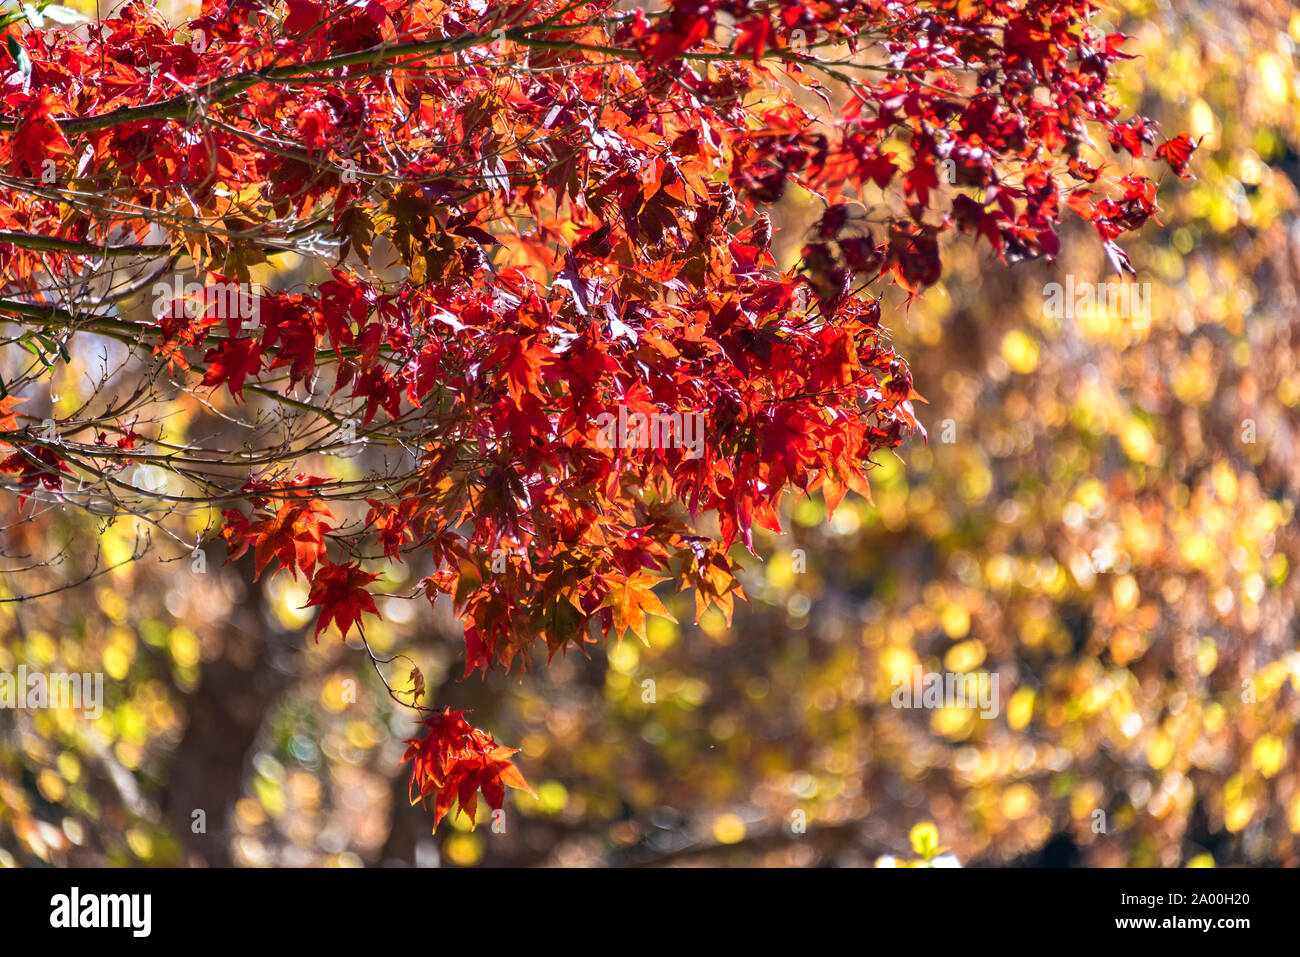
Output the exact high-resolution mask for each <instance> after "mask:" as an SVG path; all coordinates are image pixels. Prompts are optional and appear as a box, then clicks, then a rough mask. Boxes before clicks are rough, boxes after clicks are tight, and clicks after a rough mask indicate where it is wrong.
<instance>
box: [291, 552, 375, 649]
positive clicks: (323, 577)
mask: <svg viewBox="0 0 1300 957" xmlns="http://www.w3.org/2000/svg"><path fill="white" fill-rule="evenodd" d="M378 577H379V576H378V575H373V574H371V573H370V572H363V571H362V570H361V566H360V565H359V564H358V563H355V562H349V563H347V564H345V565H332V564H329V563H328V562H326V564H325V565H324V566H323V567H322V568H321V569H320V570H319V571H318V572H316V577H315V578H313V579H312V583H311V593H310V594H309V595H308V596H307V604H306V605H303V607H304V608H310V607H311V606H312V605H319V606H320V620H319V621H318V622H316V632H315V636H316V640H317V641H319V640H320V633H321V632H322V631H324V630H325V627H326V626H327V625H328V624H329V623H330V621H331V620H332V621H333V622H334V623H335V624H336V625H338V626H339V631H341V632H343V637H345V638H346V637H347V634H348V632H349V631H350V630H351V629H352V626H353V625H356V626H357V627H358V629H359V628H360V627H361V616H362V614H365V613H368V614H371V615H374V616H375V617H378V616H379V609H378V608H376V607H375V599H374V598H373V597H372V596H371V594H370V592H369V591H367V590H366V586H367V585H369V584H370V583H371V582H373V581H374V580H375V579H377V578H378Z"/></svg>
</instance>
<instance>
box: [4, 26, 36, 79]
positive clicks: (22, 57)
mask: <svg viewBox="0 0 1300 957" xmlns="http://www.w3.org/2000/svg"><path fill="white" fill-rule="evenodd" d="M6 40H7V44H8V47H9V56H10V57H11V58H12V59H13V61H14V62H15V63H17V64H18V72H19V73H21V74H22V75H23V79H24V80H25V79H27V78H28V77H30V76H31V75H32V61H31V59H30V58H28V56H27V51H26V50H24V49H23V45H22V44H21V43H19V42H18V38H17V37H16V36H14V35H13V34H10V35H9V36H8V37H7V38H6Z"/></svg>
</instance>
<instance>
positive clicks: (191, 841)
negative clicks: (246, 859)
mask: <svg viewBox="0 0 1300 957" xmlns="http://www.w3.org/2000/svg"><path fill="white" fill-rule="evenodd" d="M252 558H253V556H252V554H251V553H249V554H248V555H246V556H244V558H243V559H241V560H240V561H239V562H238V563H237V565H236V566H235V567H236V568H237V574H238V575H239V576H240V579H241V581H242V582H243V585H244V587H245V589H246V590H247V600H246V601H244V602H236V603H235V604H234V605H233V607H232V608H231V611H230V615H229V618H228V619H227V621H226V622H225V634H224V635H223V640H222V643H221V652H220V656H219V657H218V658H217V659H216V660H214V661H207V662H204V664H203V669H202V676H201V678H200V681H199V686H198V688H197V689H196V690H195V691H194V692H193V693H192V694H190V695H189V696H188V697H187V698H186V700H185V706H186V710H187V711H188V715H189V721H188V723H187V724H186V726H185V733H184V735H183V736H182V738H181V742H180V745H179V746H178V747H177V749H176V752H175V757H174V759H173V761H172V763H171V768H170V770H169V774H168V781H167V785H166V791H165V793H164V795H163V811H164V815H165V818H166V820H167V821H168V823H169V824H170V825H171V826H172V828H173V829H174V831H175V833H176V835H177V837H178V839H179V840H180V841H181V844H182V846H183V847H184V849H185V854H186V858H187V862H188V863H191V864H206V865H207V866H210V867H230V866H231V865H232V863H233V860H232V856H231V849H230V843H231V839H232V837H233V822H232V815H233V813H234V807H235V802H236V801H238V800H239V797H240V794H241V793H242V791H243V785H244V774H245V769H246V765H247V761H248V755H249V752H250V750H251V749H252V747H253V744H254V742H255V740H256V738H257V734H258V732H259V730H260V729H261V727H262V724H263V722H264V721H265V720H266V714H267V712H268V711H269V710H270V708H271V706H272V705H273V704H274V702H275V700H276V698H277V697H278V696H279V694H280V693H281V692H282V691H283V690H284V688H285V686H286V685H287V684H288V683H289V681H290V680H291V679H292V677H293V668H292V661H293V653H292V648H291V647H290V643H289V641H288V640H287V638H288V636H287V634H286V633H285V632H284V631H283V630H282V629H281V628H280V627H279V626H278V623H277V622H276V621H275V620H274V618H273V617H272V616H271V615H270V613H269V611H268V609H267V608H266V601H265V598H264V597H263V594H262V589H261V587H260V586H259V585H258V584H257V583H255V582H254V581H253V564H252ZM196 811H202V812H203V817H204V819H205V820H204V821H203V824H204V829H203V830H196V829H197V828H199V824H198V823H197V822H196V821H195V818H196V814H195V812H196Z"/></svg>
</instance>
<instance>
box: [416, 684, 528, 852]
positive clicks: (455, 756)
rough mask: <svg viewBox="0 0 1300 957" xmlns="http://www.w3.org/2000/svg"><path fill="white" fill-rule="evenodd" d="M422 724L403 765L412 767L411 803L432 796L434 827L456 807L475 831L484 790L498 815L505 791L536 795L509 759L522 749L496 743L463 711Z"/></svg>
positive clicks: (445, 711)
mask: <svg viewBox="0 0 1300 957" xmlns="http://www.w3.org/2000/svg"><path fill="white" fill-rule="evenodd" d="M422 724H423V726H424V735H423V737H420V738H412V739H410V740H408V741H407V742H406V743H407V745H408V747H407V749H406V753H405V755H403V757H402V763H403V764H406V763H407V762H410V764H411V780H410V792H409V793H410V798H411V803H412V804H417V803H419V802H420V801H422V800H424V799H425V798H428V797H433V799H434V801H433V826H434V827H435V828H436V827H437V826H438V824H439V823H440V822H441V821H442V819H443V817H445V816H446V814H447V812H448V811H450V810H451V808H452V806H453V805H456V807H457V813H458V815H465V816H466V817H468V818H469V821H470V826H471V827H473V824H474V813H475V811H477V810H478V792H479V791H480V790H481V791H482V792H483V799H484V800H485V801H487V804H488V807H490V808H492V809H493V810H494V811H499V810H501V807H502V805H503V804H504V803H505V792H506V788H507V787H512V788H519V789H520V790H522V791H527V792H528V793H529V794H532V793H533V791H532V788H530V787H529V786H528V783H527V782H526V781H525V780H524V778H523V775H522V774H520V773H519V769H518V768H516V767H515V766H514V765H513V764H512V763H511V761H510V755H512V754H515V753H516V752H517V751H518V750H519V749H518V748H506V747H502V746H501V745H499V744H497V743H496V742H495V741H494V740H493V739H492V735H490V734H487V733H486V732H483V731H480V730H478V729H477V728H475V727H473V726H471V725H470V723H469V722H468V721H466V720H465V715H464V713H463V712H460V711H453V710H452V709H451V708H447V709H446V710H444V711H443V712H442V713H441V714H435V715H432V716H430V717H428V718H425V719H424V721H423V722H422Z"/></svg>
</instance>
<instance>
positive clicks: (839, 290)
mask: <svg viewBox="0 0 1300 957" xmlns="http://www.w3.org/2000/svg"><path fill="white" fill-rule="evenodd" d="M1095 10H1096V5H1095V4H1093V3H1091V2H1089V0H1022V2H996V3H983V4H969V3H966V2H956V0H953V2H935V3H915V2H907V0H905V2H901V3H888V4H886V3H881V2H878V0H865V2H859V0H854V2H849V3H837V4H830V3H821V2H814V3H800V4H794V3H788V2H750V0H744V2H742V0H732V2H708V0H691V2H676V3H672V4H670V5H669V6H668V7H667V9H664V10H661V11H659V12H656V13H646V12H644V11H641V10H633V11H624V10H621V9H619V7H618V6H617V5H615V4H614V3H613V2H610V0H594V2H573V3H558V2H551V0H543V2H541V3H540V4H538V3H534V2H529V3H524V2H512V3H511V2H507V3H497V4H489V5H483V4H480V3H470V2H459V0H458V2H452V3H444V2H441V0H417V2H415V3H408V2H405V0H403V2H398V0H359V2H358V0H352V2H347V3H343V2H336V0H324V2H317V0H284V2H264V0H206V2H205V3H204V5H203V7H202V10H201V12H200V14H199V16H198V17H196V18H195V19H194V20H192V21H190V22H187V23H183V24H171V23H168V22H167V21H166V20H164V19H163V17H162V16H161V15H160V14H159V13H158V11H157V10H156V9H154V8H153V7H151V6H149V5H147V4H146V3H142V2H139V0H136V2H132V3H128V4H127V5H126V6H125V7H123V8H122V10H121V12H120V15H118V16H117V17H114V18H112V19H109V20H105V21H103V22H102V23H98V24H87V25H83V26H80V27H75V28H72V29H67V28H64V27H63V26H61V25H59V24H46V25H44V26H41V25H38V24H36V23H34V22H22V21H18V20H15V21H13V22H10V23H9V24H8V26H7V27H6V45H7V48H8V50H9V56H8V58H7V59H6V58H3V57H0V89H3V90H4V92H3V93H0V277H3V278H2V279H0V328H3V329H4V330H6V331H5V332H4V333H3V337H2V338H0V350H2V351H0V355H3V357H4V360H3V366H0V372H2V373H3V376H4V378H3V382H0V390H2V391H3V394H4V395H5V396H11V397H19V396H21V397H22V398H23V399H26V400H28V402H29V403H30V404H25V405H24V406H23V408H22V409H21V410H13V406H12V404H10V405H8V406H5V407H4V409H3V412H0V443H3V445H4V446H5V447H6V451H5V457H4V458H3V460H0V478H2V479H3V480H4V485H5V487H6V488H8V489H10V490H11V491H12V492H14V493H15V494H14V496H13V506H14V507H15V508H16V509H17V510H19V511H21V510H22V509H23V508H25V507H26V506H27V503H28V502H29V500H35V501H37V502H40V503H43V504H46V505H49V504H53V505H59V506H67V507H79V508H84V509H86V510H89V511H91V512H94V513H96V514H100V515H110V516H111V515H132V516H135V517H136V519H138V520H140V521H142V522H145V523H149V524H151V525H152V526H154V527H155V528H157V529H159V530H160V531H162V532H163V533H164V534H163V536H162V539H161V540H163V541H170V542H171V543H172V544H173V545H174V546H178V547H180V548H181V549H182V550H184V549H188V548H191V547H197V546H198V545H200V544H201V542H195V541H193V539H192V537H187V536H190V535H191V533H189V532H187V531H186V530H185V529H186V527H187V526H186V521H187V520H188V519H189V518H190V517H192V516H193V514H194V513H196V512H197V513H200V514H202V515H206V516H207V517H208V520H209V527H210V529H211V532H212V535H214V536H215V535H219V536H220V537H221V538H222V539H223V540H224V541H225V543H226V545H227V547H228V549H229V552H230V555H231V557H235V556H238V555H240V554H242V553H244V552H245V551H246V550H248V549H250V548H251V549H252V550H253V554H254V557H255V565H256V572H257V574H258V575H259V576H260V575H262V574H263V573H265V572H266V570H267V569H270V570H271V573H272V574H274V573H278V572H283V571H286V570H287V571H288V572H289V574H290V575H291V576H294V577H297V575H298V574H299V573H301V574H303V575H304V576H305V577H306V578H307V579H308V581H309V583H310V597H309V599H308V604H309V606H310V607H317V608H319V609H320V616H319V619H318V624H317V627H316V636H317V637H319V635H320V633H321V632H323V631H326V630H327V629H328V628H329V626H330V625H334V626H335V627H336V628H337V629H338V631H339V632H341V633H342V634H344V635H346V634H347V633H348V632H350V631H351V630H352V629H353V628H354V627H356V628H357V629H358V631H360V628H361V625H362V619H363V617H364V616H367V615H370V616H375V615H378V613H379V612H378V605H377V604H376V602H375V600H374V591H373V590H374V588H375V587H376V585H377V583H378V581H379V579H380V573H379V571H378V570H376V569H382V566H383V565H384V564H386V563H402V562H406V561H412V562H415V561H419V562H421V563H423V564H424V565H425V566H426V567H427V568H428V569H430V572H429V574H428V575H426V576H424V577H423V578H422V579H421V580H420V584H419V587H418V589H417V591H416V593H415V595H413V596H406V597H421V598H427V600H429V601H430V602H434V601H437V600H439V598H440V597H442V596H445V599H446V600H448V601H449V602H450V603H451V604H452V606H453V608H454V609H455V612H456V614H457V615H459V616H460V618H461V620H462V621H463V622H464V625H465V661H466V668H465V672H466V674H469V673H471V672H473V671H475V670H483V671H486V670H488V669H493V668H498V667H501V668H505V669H507V670H508V669H510V668H511V667H512V666H513V664H514V663H515V662H516V661H518V662H520V664H521V667H522V668H527V667H528V666H529V662H530V661H531V658H532V655H533V653H534V649H535V648H536V647H538V645H539V643H540V644H544V645H545V648H546V658H547V660H549V659H550V658H551V657H553V656H554V655H555V653H557V652H560V653H566V652H567V650H568V648H569V646H570V645H573V646H574V647H576V648H578V649H579V650H580V651H582V652H583V653H586V646H587V645H588V644H590V643H592V642H594V641H596V640H599V639H601V638H608V637H610V636H616V637H621V636H622V635H623V634H624V633H625V632H626V631H628V630H631V631H632V632H634V633H636V634H639V635H644V628H645V620H646V615H647V614H668V612H667V609H666V607H665V606H664V605H663V603H662V601H661V599H660V598H659V597H658V596H657V595H656V593H655V590H654V589H655V587H656V586H657V585H659V584H660V583H664V582H671V583H672V584H673V585H675V586H676V587H677V588H678V589H679V590H688V591H691V592H692V593H693V594H694V595H695V603H696V611H697V616H698V614H700V613H702V612H704V611H705V610H706V609H708V608H709V607H711V606H712V607H716V608H718V609H719V610H720V611H721V612H722V613H723V614H724V615H725V616H726V617H727V619H728V620H730V617H731V614H732V611H733V609H734V603H735V600H736V599H737V598H743V597H744V591H743V588H742V587H741V584H740V581H739V578H738V577H737V572H738V566H737V564H736V561H735V559H733V557H732V554H731V553H732V549H733V546H734V545H736V544H737V543H741V544H743V545H744V546H745V547H746V548H752V537H751V536H752V529H753V526H754V524H755V523H758V524H760V525H762V526H765V527H767V528H770V529H774V530H779V529H780V518H779V516H780V511H781V503H782V498H783V496H784V495H785V494H786V493H787V492H788V491H791V490H794V491H795V492H797V493H798V494H808V493H812V492H815V491H818V490H820V491H821V492H822V493H823V495H824V496H825V498H826V500H827V503H828V505H829V507H830V509H831V510H832V511H833V510H834V508H835V506H836V505H837V504H838V503H839V502H840V500H841V499H842V498H843V497H844V495H845V494H847V492H848V491H849V490H854V491H856V492H858V493H859V494H862V495H869V486H868V480H869V474H870V472H871V469H872V468H873V467H874V464H875V461H876V459H875V457H876V456H877V455H878V454H880V453H885V452H888V451H889V450H891V449H893V448H895V447H896V446H897V445H898V444H899V443H900V442H902V441H903V440H904V438H905V437H906V436H908V435H909V434H910V433H913V432H915V431H917V430H918V429H919V426H918V423H917V421H916V418H915V416H914V413H913V408H912V403H913V401H914V400H915V399H917V398H918V396H917V394H916V393H915V391H914V390H913V388H912V382H911V377H910V374H909V372H908V370H907V366H906V364H905V363H904V362H903V360H902V359H901V358H900V357H899V356H897V355H896V354H895V353H894V351H893V350H892V348H891V347H890V345H889V337H888V333H887V330H886V327H885V324H884V322H883V319H882V315H881V305H880V303H881V298H880V297H881V294H882V292H883V290H884V289H885V288H886V287H889V286H894V285H896V286H898V287H900V288H901V289H902V290H904V292H905V294H906V295H907V296H908V297H911V296H915V295H919V294H921V292H922V291H923V290H924V289H925V287H927V286H930V285H933V284H934V283H935V282H937V281H938V280H939V278H940V276H941V275H942V270H943V263H942V256H941V245H940V241H941V239H942V238H943V237H944V236H945V234H950V233H964V234H967V235H968V236H970V237H973V239H974V240H975V241H977V242H983V243H987V244H988V246H989V247H990V248H992V249H993V250H994V251H995V252H996V254H997V255H998V256H999V257H1000V258H1001V259H1002V260H1003V261H1004V262H1006V263H1015V262H1019V261H1022V260H1026V259H1032V258H1037V257H1047V258H1050V257H1052V256H1054V255H1055V254H1056V252H1057V251H1058V247H1059V242H1060V240H1059V238H1058V230H1059V227H1060V224H1061V223H1062V221H1063V219H1064V218H1065V217H1066V216H1067V215H1070V214H1072V215H1074V216H1077V217H1080V218H1082V219H1083V220H1085V221H1087V222H1088V223H1090V224H1091V225H1092V226H1093V227H1094V229H1095V230H1096V233H1097V235H1098V237H1099V241H1101V242H1102V243H1104V244H1105V247H1106V250H1107V252H1108V254H1109V255H1110V257H1111V260H1112V262H1113V263H1114V264H1115V266H1116V268H1117V269H1126V268H1131V267H1129V265H1128V260H1127V257H1125V256H1124V254H1123V252H1122V250H1121V249H1120V247H1119V245H1118V244H1117V242H1116V240H1117V239H1118V238H1119V237H1120V236H1121V235H1122V234H1124V233H1126V232H1129V231H1132V230H1135V229H1137V228H1139V227H1140V226H1141V225H1142V224H1143V223H1144V222H1145V221H1146V220H1147V219H1148V218H1150V217H1151V216H1152V215H1153V214H1154V213H1155V211H1156V192H1157V188H1158V183H1157V182H1156V181H1154V180H1152V179H1150V178H1147V176H1146V175H1144V173H1143V172H1142V171H1141V170H1140V169H1137V168H1135V167H1134V164H1136V163H1137V162H1138V161H1143V160H1146V159H1147V158H1148V154H1150V158H1151V159H1153V160H1156V161H1159V162H1163V163H1165V164H1166V165H1168V166H1169V167H1170V168H1171V169H1172V170H1173V171H1174V172H1175V174H1177V175H1178V176H1185V175H1187V168H1188V163H1189V160H1190V158H1191V154H1192V151H1193V149H1194V147H1195V144H1193V143H1192V142H1191V141H1190V139H1188V138H1187V137H1186V136H1185V135H1184V136H1176V137H1174V138H1172V139H1169V140H1166V141H1163V142H1159V137H1158V136H1157V134H1156V132H1155V130H1154V128H1153V124H1151V123H1150V122H1149V121H1147V120H1144V119H1142V118H1140V117H1129V118H1122V114H1123V111H1122V110H1121V107H1120V105H1119V104H1117V103H1115V102H1114V95H1113V92H1112V90H1111V88H1110V86H1109V82H1108V80H1109V73H1110V69H1111V67H1112V64H1114V63H1115V62H1116V61H1118V60H1120V59H1123V58H1125V57H1126V56H1127V55H1126V54H1124V53H1123V52H1122V44H1123V40H1124V38H1123V37H1122V36H1118V35H1114V34H1112V35H1103V34H1101V33H1100V32H1099V31H1097V30H1096V29H1095V28H1094V27H1093V26H1092V25H1091V17H1092V15H1093V13H1094V11H1095ZM804 91H811V92H812V93H814V94H816V95H817V96H818V97H820V101H821V103H822V106H821V107H820V108H819V109H818V110H810V109H809V108H806V107H804V106H801V105H800V102H801V94H802V93H803V92H804ZM1099 143H1101V144H1103V145H1105V146H1107V147H1108V148H1109V149H1110V155H1109V156H1107V155H1106V154H1104V153H1103V150H1102V147H1101V146H1099V145H1098V144H1099ZM1121 164H1122V165H1121ZM795 192H800V193H802V194H804V195H805V196H808V197H811V198H812V201H813V202H815V203H817V204H818V206H819V207H820V209H821V210H822V211H821V212H820V214H819V215H818V216H817V217H816V218H815V221H813V222H810V223H809V224H807V232H806V236H805V237H804V238H805V241H804V243H803V244H802V251H801V255H800V256H799V258H798V261H797V262H794V263H791V264H787V265H781V264H778V263H777V262H776V260H775V259H774V257H773V254H772V251H771V242H772V225H771V219H770V218H769V216H768V215H767V212H766V210H767V209H768V208H769V207H771V206H772V204H775V203H777V202H779V201H781V200H782V199H783V198H784V197H785V196H787V195H788V194H792V193H795ZM287 253H294V254H298V255H300V256H302V257H304V258H306V259H307V260H309V261H311V262H314V263H322V262H325V263H331V264H332V265H331V266H330V268H329V269H328V271H327V272H324V273H322V274H318V275H311V274H308V277H309V278H307V279H306V280H305V281H303V282H300V283H298V284H297V285H292V284H289V283H287V282H281V281H280V280H279V279H278V278H277V276H278V275H280V274H279V273H277V271H276V270H275V269H269V268H267V267H268V265H269V266H276V265H278V259H277V257H282V256H284V255H285V254H287ZM255 275H256V276H263V277H267V276H269V277H270V278H269V279H267V283H266V285H259V284H256V283H254V282H253V279H254V276H255ZM277 283H278V284H277ZM214 290H215V292H214ZM109 344H111V345H112V346H113V349H112V351H113V354H114V355H115V356H116V357H117V358H116V366H115V367H114V368H109V361H108V358H107V357H108V355H109V352H108V348H107V347H108V345H109ZM100 352H103V355H104V356H105V359H104V368H103V370H102V373H101V374H100V375H99V377H98V378H97V379H96V380H95V388H94V389H93V390H91V393H90V394H88V395H85V396H83V397H82V402H81V404H80V406H79V407H78V408H77V410H76V411H75V412H74V413H72V414H62V415H56V414H55V409H54V407H53V406H52V405H50V406H49V408H48V411H47V409H46V407H45V406H44V405H43V403H44V402H45V401H46V400H45V399H44V398H43V394H42V393H41V390H40V389H38V388H37V387H38V386H39V385H41V384H42V383H44V382H45V381H46V380H49V379H51V377H52V376H54V375H55V374H56V371H57V370H58V369H60V368H61V367H62V366H66V365H68V364H71V363H80V364H85V363H87V361H88V357H89V356H92V355H96V356H97V355H98V354H99V353H100ZM124 395H125V396H126V398H123V396H124ZM178 408H184V409H185V410H186V414H187V416H188V417H189V421H188V422H187V425H186V427H185V429H184V430H183V431H182V430H179V429H171V428H170V427H169V421H170V419H171V417H172V416H173V414H174V413H175V412H176V410H177V409H178ZM611 423H613V424H612V425H611ZM697 424H698V428H695V426H696V425H697ZM343 459H346V460H347V463H346V467H342V466H340V467H338V468H335V467H332V466H331V463H339V462H341V461H342V460H343ZM128 468H131V469H134V470H135V471H134V472H130V473H128V472H127V471H126V470H127V469H128ZM319 473H329V474H327V475H320V474H319ZM142 476H143V477H142ZM708 530H715V531H713V532H712V533H710V532H709V531H708ZM372 660H373V655H372ZM376 667H378V664H376ZM390 690H391V689H390ZM415 697H416V698H418V697H419V696H418V695H416V696H415ZM425 725H426V734H425V737H424V738H423V739H422V740H421V741H417V742H413V743H412V746H411V750H410V751H408V755H407V758H408V760H411V761H413V763H414V770H413V773H412V793H413V796H415V798H416V799H417V800H418V799H421V798H425V797H433V798H434V805H435V819H436V820H437V819H441V818H442V817H443V816H444V815H445V814H446V813H447V812H448V810H449V809H450V807H451V806H452V804H453V803H457V802H458V803H459V805H460V807H461V810H462V811H463V812H465V813H468V814H470V815H471V816H472V814H473V810H474V807H475V802H476V798H475V794H476V793H477V791H479V790H482V792H483V793H484V795H485V797H486V799H487V801H488V803H489V805H490V806H492V807H493V808H494V809H499V808H500V802H501V800H502V796H503V793H504V787H505V786H507V785H509V786H515V787H526V785H524V783H523V778H522V777H521V776H519V773H518V772H517V771H516V770H515V769H514V767H513V765H512V764H511V763H510V761H509V755H510V754H511V753H512V751H511V749H508V748H502V747H500V746H498V745H496V744H495V743H494V742H493V740H492V738H491V736H489V735H486V734H484V733H483V732H480V731H477V730H475V729H473V728H470V727H469V725H468V724H466V723H465V721H464V719H463V717H462V716H460V715H458V714H454V713H451V712H444V713H442V714H435V716H433V717H429V718H427V719H426V720H425Z"/></svg>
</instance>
